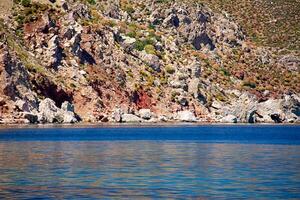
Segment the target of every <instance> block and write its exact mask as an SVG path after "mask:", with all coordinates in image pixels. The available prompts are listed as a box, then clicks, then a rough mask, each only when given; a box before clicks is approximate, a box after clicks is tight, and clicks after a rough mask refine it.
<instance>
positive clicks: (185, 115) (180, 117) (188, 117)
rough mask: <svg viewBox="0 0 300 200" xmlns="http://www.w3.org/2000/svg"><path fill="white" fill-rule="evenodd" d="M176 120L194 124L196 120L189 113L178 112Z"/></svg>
mask: <svg viewBox="0 0 300 200" xmlns="http://www.w3.org/2000/svg"><path fill="white" fill-rule="evenodd" d="M176 119H177V120H180V121H183V122H196V121H197V119H196V117H195V115H194V113H192V112H191V111H187V110H186V111H180V112H178V113H177V117H176Z"/></svg>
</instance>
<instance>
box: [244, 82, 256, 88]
mask: <svg viewBox="0 0 300 200" xmlns="http://www.w3.org/2000/svg"><path fill="white" fill-rule="evenodd" d="M243 86H246V87H249V88H256V83H254V82H251V81H244V82H243Z"/></svg>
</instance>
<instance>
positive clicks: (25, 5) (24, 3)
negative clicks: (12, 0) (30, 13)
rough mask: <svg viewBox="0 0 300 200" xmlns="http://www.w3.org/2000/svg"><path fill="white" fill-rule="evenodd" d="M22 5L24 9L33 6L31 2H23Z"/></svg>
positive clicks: (27, 0)
mask: <svg viewBox="0 0 300 200" xmlns="http://www.w3.org/2000/svg"><path fill="white" fill-rule="evenodd" d="M21 5H22V6H24V7H29V6H30V5H31V0H22V1H21Z"/></svg>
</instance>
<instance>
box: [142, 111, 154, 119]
mask: <svg viewBox="0 0 300 200" xmlns="http://www.w3.org/2000/svg"><path fill="white" fill-rule="evenodd" d="M139 116H140V117H141V118H142V119H146V120H149V119H151V118H152V113H151V110H150V109H140V110H139Z"/></svg>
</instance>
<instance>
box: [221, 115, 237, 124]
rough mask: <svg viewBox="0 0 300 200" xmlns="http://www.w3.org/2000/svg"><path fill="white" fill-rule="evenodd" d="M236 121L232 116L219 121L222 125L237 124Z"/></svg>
mask: <svg viewBox="0 0 300 200" xmlns="http://www.w3.org/2000/svg"><path fill="white" fill-rule="evenodd" d="M237 121H238V120H237V117H236V116H234V115H227V116H226V117H223V118H222V119H221V122H223V123H237Z"/></svg>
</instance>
